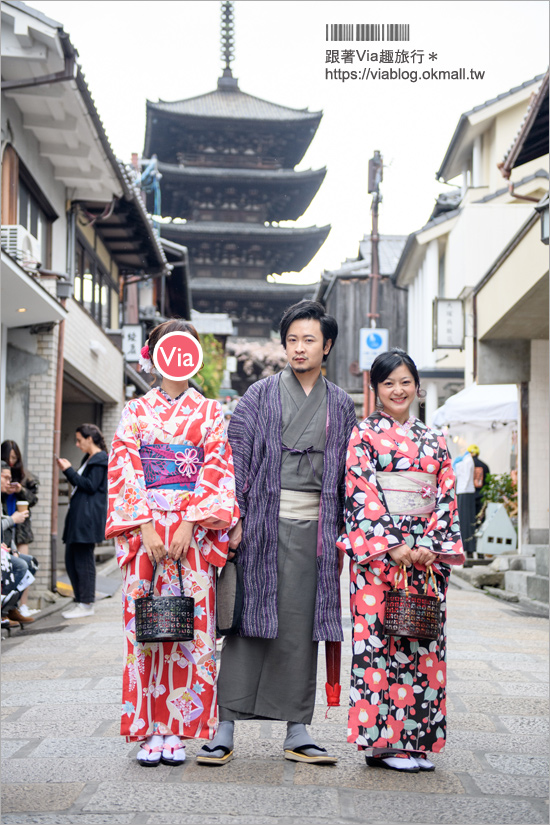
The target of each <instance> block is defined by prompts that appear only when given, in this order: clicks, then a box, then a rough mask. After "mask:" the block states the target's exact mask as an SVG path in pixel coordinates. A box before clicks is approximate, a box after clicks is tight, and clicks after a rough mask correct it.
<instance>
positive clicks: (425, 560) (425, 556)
mask: <svg viewBox="0 0 550 825" xmlns="http://www.w3.org/2000/svg"><path fill="white" fill-rule="evenodd" d="M412 555H413V559H414V563H415V564H423V565H424V566H425V567H429V565H430V564H433V563H434V561H435V560H436V559H437V555H436V554H435V553H432V551H431V550H428V548H427V547H415V548H414V550H412Z"/></svg>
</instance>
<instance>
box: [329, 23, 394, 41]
mask: <svg viewBox="0 0 550 825" xmlns="http://www.w3.org/2000/svg"><path fill="white" fill-rule="evenodd" d="M326 40H333V41H334V40H339V41H346V40H347V41H350V42H351V41H358V42H360V41H362V40H363V41H369V40H372V41H377V40H387V41H389V42H391V41H398V40H410V25H409V24H408V23H327V24H326Z"/></svg>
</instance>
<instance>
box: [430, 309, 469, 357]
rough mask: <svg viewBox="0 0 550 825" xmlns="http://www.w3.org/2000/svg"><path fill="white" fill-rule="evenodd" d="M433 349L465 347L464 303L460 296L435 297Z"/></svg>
mask: <svg viewBox="0 0 550 825" xmlns="http://www.w3.org/2000/svg"><path fill="white" fill-rule="evenodd" d="M433 307H434V308H433V344H432V349H433V350H434V349H464V304H463V303H462V301H461V300H460V298H435V299H434V303H433Z"/></svg>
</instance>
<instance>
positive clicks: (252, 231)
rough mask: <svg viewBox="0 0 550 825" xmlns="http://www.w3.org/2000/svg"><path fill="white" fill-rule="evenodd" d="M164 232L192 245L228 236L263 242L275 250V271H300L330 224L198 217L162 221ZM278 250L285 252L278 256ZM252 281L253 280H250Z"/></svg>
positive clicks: (178, 240) (319, 245)
mask: <svg viewBox="0 0 550 825" xmlns="http://www.w3.org/2000/svg"><path fill="white" fill-rule="evenodd" d="M160 231H161V235H162V236H163V237H167V238H169V239H170V240H172V241H176V242H177V243H183V244H185V245H186V246H188V247H189V251H190V254H191V257H192V249H193V246H194V244H195V242H199V241H206V240H208V239H211V240H213V241H214V240H227V241H230V242H231V243H241V244H243V243H258V242H260V243H262V244H264V245H266V246H268V247H271V249H272V250H274V253H275V257H274V260H273V261H272V268H271V273H273V274H275V273H279V274H280V273H281V272H300V270H302V269H303V268H304V267H305V266H307V264H308V263H309V262H310V261H311V259H312V258H313V256H314V255H315V254H316V253H317V252H318V251H319V249H320V248H321V247H322V245H323V244H324V242H325V240H326V238H327V235H328V233H329V232H330V226H308V227H304V228H302V227H295V226H293V227H275V226H263V225H262V224H250V223H219V222H217V221H211V222H210V221H197V222H191V221H190V222H189V223H185V224H174V223H171V224H161V230H160ZM277 252H280V253H284V254H282V256H281V255H280V256H279V259H277ZM248 283H249V284H250V283H252V281H249V282H248Z"/></svg>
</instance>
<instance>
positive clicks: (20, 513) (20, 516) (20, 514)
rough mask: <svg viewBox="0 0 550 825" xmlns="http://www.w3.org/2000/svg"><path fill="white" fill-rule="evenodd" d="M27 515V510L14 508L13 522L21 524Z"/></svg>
mask: <svg viewBox="0 0 550 825" xmlns="http://www.w3.org/2000/svg"><path fill="white" fill-rule="evenodd" d="M28 517H29V511H28V510H16V511H15V512H14V513H13V515H12V519H13V523H14V524H23V522H24V521H26V520H27V519H28Z"/></svg>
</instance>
